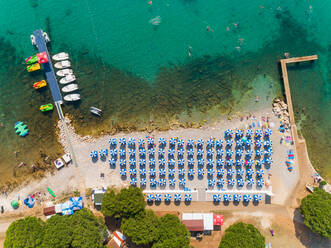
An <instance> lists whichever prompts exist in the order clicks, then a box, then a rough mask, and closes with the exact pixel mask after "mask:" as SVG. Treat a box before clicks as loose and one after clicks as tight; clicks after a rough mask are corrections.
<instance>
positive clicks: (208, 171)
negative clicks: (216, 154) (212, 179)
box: [207, 168, 214, 176]
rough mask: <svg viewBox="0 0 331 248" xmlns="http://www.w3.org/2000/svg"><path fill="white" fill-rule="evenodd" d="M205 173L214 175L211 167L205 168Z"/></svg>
mask: <svg viewBox="0 0 331 248" xmlns="http://www.w3.org/2000/svg"><path fill="white" fill-rule="evenodd" d="M207 174H208V176H213V175H214V169H212V168H210V169H207Z"/></svg>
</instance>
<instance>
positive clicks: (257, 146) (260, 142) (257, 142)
mask: <svg viewBox="0 0 331 248" xmlns="http://www.w3.org/2000/svg"><path fill="white" fill-rule="evenodd" d="M262 145H263V143H262V141H261V140H257V141H256V142H255V147H256V148H260V147H261V146H262Z"/></svg>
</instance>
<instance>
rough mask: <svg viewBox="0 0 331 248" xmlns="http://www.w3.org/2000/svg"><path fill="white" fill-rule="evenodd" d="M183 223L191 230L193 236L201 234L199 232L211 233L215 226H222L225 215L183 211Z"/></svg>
mask: <svg viewBox="0 0 331 248" xmlns="http://www.w3.org/2000/svg"><path fill="white" fill-rule="evenodd" d="M182 223H183V224H184V225H185V226H186V228H187V230H189V231H190V232H191V236H192V237H196V236H199V234H202V233H203V234H204V235H211V232H212V231H213V230H217V229H218V228H216V229H214V226H217V225H219V226H221V225H222V224H223V215H215V214H213V213H183V214H182Z"/></svg>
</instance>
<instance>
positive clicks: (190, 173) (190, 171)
mask: <svg viewBox="0 0 331 248" xmlns="http://www.w3.org/2000/svg"><path fill="white" fill-rule="evenodd" d="M194 174H195V171H194V169H189V170H188V175H189V176H190V177H192V176H194Z"/></svg>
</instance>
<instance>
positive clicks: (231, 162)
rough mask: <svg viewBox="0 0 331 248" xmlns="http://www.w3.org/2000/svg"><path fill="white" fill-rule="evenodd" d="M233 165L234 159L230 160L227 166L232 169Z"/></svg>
mask: <svg viewBox="0 0 331 248" xmlns="http://www.w3.org/2000/svg"><path fill="white" fill-rule="evenodd" d="M233 164H234V161H233V159H229V160H228V161H226V165H227V166H228V167H232V166H233Z"/></svg>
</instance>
